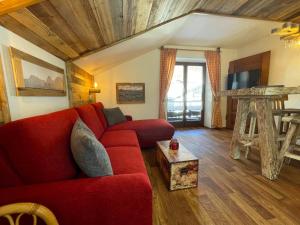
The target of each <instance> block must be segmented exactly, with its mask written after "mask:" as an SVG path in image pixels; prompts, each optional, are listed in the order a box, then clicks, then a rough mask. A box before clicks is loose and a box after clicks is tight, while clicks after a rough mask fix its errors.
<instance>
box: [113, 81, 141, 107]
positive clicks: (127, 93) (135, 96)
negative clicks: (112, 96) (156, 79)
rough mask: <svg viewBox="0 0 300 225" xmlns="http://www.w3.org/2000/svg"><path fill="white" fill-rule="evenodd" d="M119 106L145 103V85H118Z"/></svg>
mask: <svg viewBox="0 0 300 225" xmlns="http://www.w3.org/2000/svg"><path fill="white" fill-rule="evenodd" d="M116 92H117V93H116V94H117V103H118V104H142V103H145V83H117V84H116Z"/></svg>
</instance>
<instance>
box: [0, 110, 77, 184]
mask: <svg viewBox="0 0 300 225" xmlns="http://www.w3.org/2000/svg"><path fill="white" fill-rule="evenodd" d="M78 117H79V116H78V113H77V112H76V110H74V109H68V110H63V111H59V112H55V113H51V114H47V115H42V116H36V117H31V118H27V119H22V120H17V121H14V122H10V123H8V124H6V125H4V126H2V127H0V146H1V148H2V150H3V151H4V152H5V154H6V156H7V159H8V161H9V163H10V164H11V167H12V168H13V169H14V171H15V172H16V173H17V174H18V175H19V177H20V178H21V180H22V181H23V182H24V183H25V184H32V183H43V182H51V181H58V180H65V179H70V178H73V177H75V176H76V175H77V173H78V171H79V169H78V167H77V166H76V164H75V162H74V160H73V157H72V153H71V148H70V137H71V132H72V127H73V124H74V123H75V121H76V120H77V118H78ZM0 179H2V177H0Z"/></svg>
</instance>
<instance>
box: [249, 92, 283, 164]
mask: <svg viewBox="0 0 300 225" xmlns="http://www.w3.org/2000/svg"><path fill="white" fill-rule="evenodd" d="M272 98H273V101H272V110H273V112H272V113H273V116H274V120H273V126H274V128H275V130H277V133H278V136H280V134H281V130H282V127H283V125H282V123H283V121H282V116H283V114H282V110H283V109H284V101H285V100H287V96H274V97H272ZM249 116H250V124H249V131H248V134H247V135H246V139H247V141H246V142H245V144H244V147H245V148H246V149H245V158H246V159H247V158H248V155H249V152H250V150H251V148H253V147H258V146H257V144H255V138H256V137H257V135H258V134H257V133H256V130H257V129H256V127H257V119H256V104H255V101H251V103H250V110H249ZM275 117H277V123H276V120H275ZM282 140H283V139H282Z"/></svg>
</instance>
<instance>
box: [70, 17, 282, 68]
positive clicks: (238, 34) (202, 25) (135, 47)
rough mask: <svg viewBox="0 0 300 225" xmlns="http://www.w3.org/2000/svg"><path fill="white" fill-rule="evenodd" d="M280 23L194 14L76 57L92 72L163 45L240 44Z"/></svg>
mask: <svg viewBox="0 0 300 225" xmlns="http://www.w3.org/2000/svg"><path fill="white" fill-rule="evenodd" d="M280 25H281V23H278V22H271V21H262V20H253V19H242V18H234V17H224V16H215V15H207V14H192V15H188V16H186V17H183V18H180V19H178V20H175V21H172V22H170V23H167V24H165V25H163V26H160V27H158V28H156V29H153V30H150V31H148V32H146V33H144V34H141V35H139V36H136V37H134V38H132V39H130V40H127V41H124V42H121V43H119V44H117V45H114V46H112V47H110V48H107V49H105V50H102V51H100V52H97V53H94V54H92V55H89V56H86V57H83V58H80V59H78V60H76V61H74V63H75V64H77V65H78V66H80V67H82V68H83V69H85V70H87V71H88V72H90V73H92V74H96V73H101V72H103V71H105V70H107V69H110V68H112V67H114V66H116V65H118V64H120V63H123V62H125V61H128V60H130V59H133V58H135V57H137V56H139V55H142V54H144V53H146V52H148V51H151V50H153V49H156V48H159V47H161V46H162V45H181V46H182V45H185V46H201V47H221V48H231V49H236V48H240V47H242V46H243V45H245V44H247V43H251V42H253V41H255V40H259V39H262V38H265V37H268V36H269V35H270V31H271V29H272V28H274V27H279V26H280Z"/></svg>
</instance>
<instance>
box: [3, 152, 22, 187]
mask: <svg viewBox="0 0 300 225" xmlns="http://www.w3.org/2000/svg"><path fill="white" fill-rule="evenodd" d="M21 184H22V181H21V179H20V177H19V176H18V175H17V173H16V172H15V171H14V170H13V168H12V167H11V165H10V163H9V162H8V161H7V157H6V156H5V153H4V151H3V150H2V149H1V147H0V188H4V187H13V186H18V185H21Z"/></svg>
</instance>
